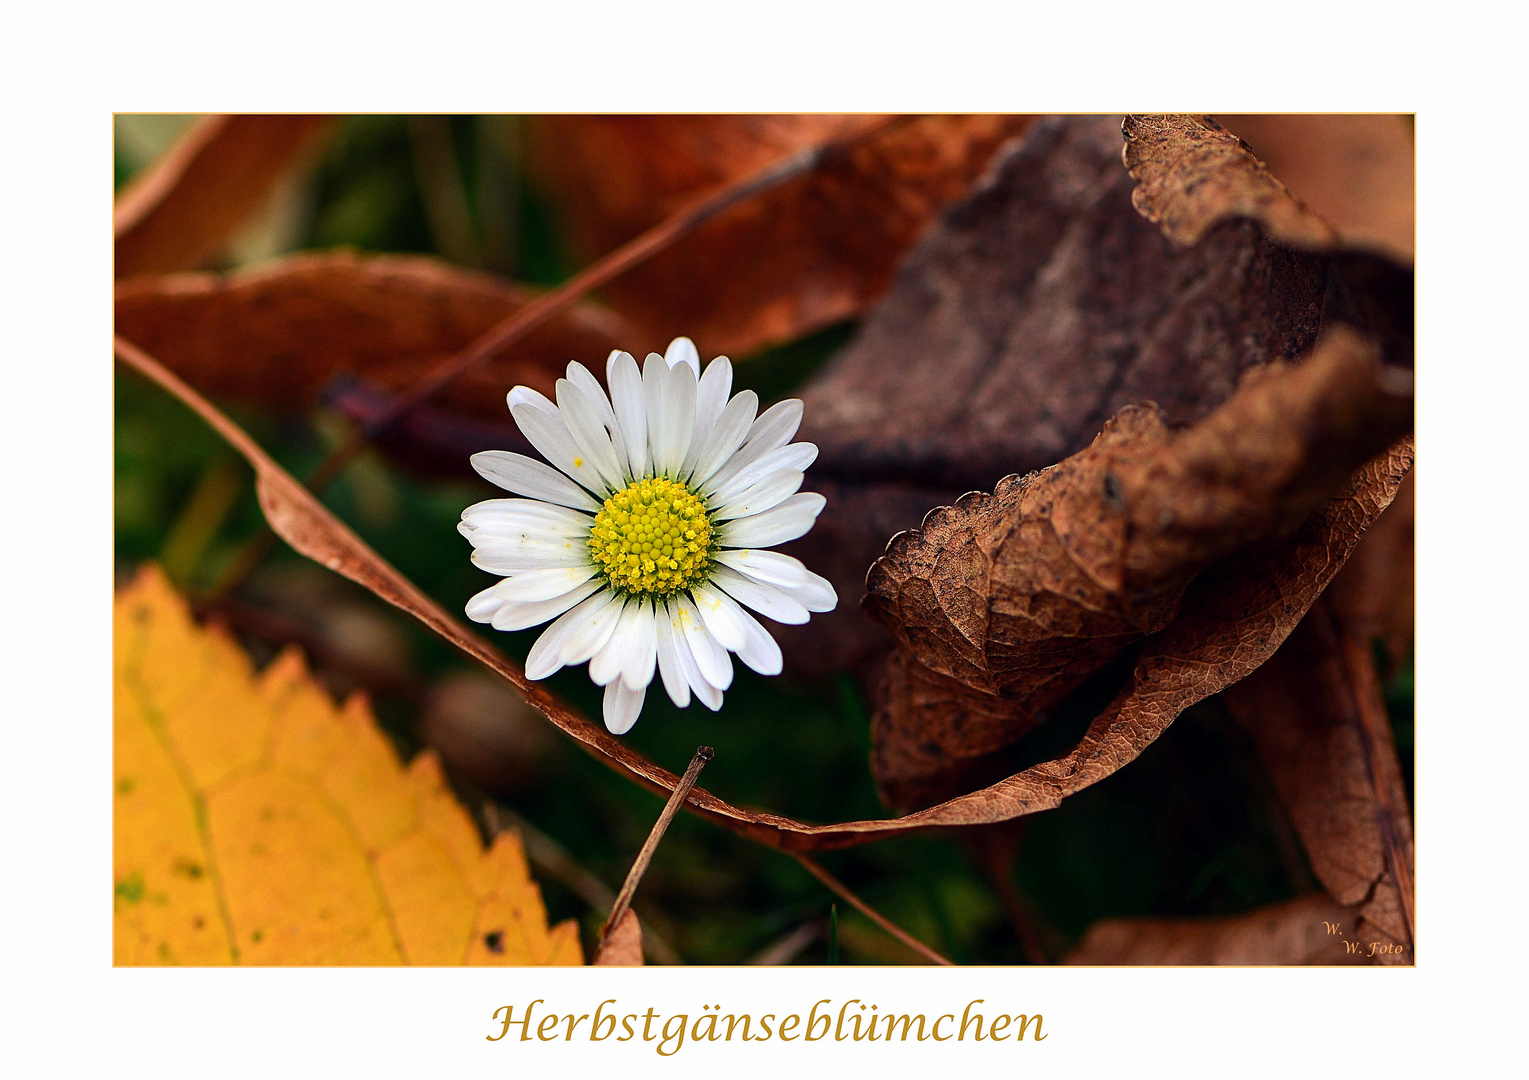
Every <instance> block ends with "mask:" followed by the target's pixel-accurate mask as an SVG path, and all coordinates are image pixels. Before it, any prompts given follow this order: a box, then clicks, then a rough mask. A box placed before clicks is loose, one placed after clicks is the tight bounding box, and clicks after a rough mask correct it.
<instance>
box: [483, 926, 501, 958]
mask: <svg viewBox="0 0 1529 1080" xmlns="http://www.w3.org/2000/svg"><path fill="white" fill-rule="evenodd" d="M483 944H484V945H486V946H487V947H488V951H489V952H491V953H502V952H504V931H503V930H490V931H489V932H488V933H486V934H484V935H483Z"/></svg>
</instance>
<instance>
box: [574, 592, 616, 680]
mask: <svg viewBox="0 0 1529 1080" xmlns="http://www.w3.org/2000/svg"><path fill="white" fill-rule="evenodd" d="M601 597H604V598H605V604H604V605H603V606H602V607H600V608H599V609H597V610H596V611H595V612H594V614H593V615H591V616H590V618H589V621H588V622H586V623H584V624H583V625H581V626H580V627H579V628H578V629H577V630H575V631H574V632H573V633H571V634H569V635H568V640H567V641H565V642H563V647H562V650H561V652H560V653H559V655H558V659H559V660H561V661H562V662H563V663H564V664H566V665H569V666H570V667H571V666H572V665H574V664H582V663H583V662H584V661H586V660H588V659H589V658H590V657H592V656H594V655H595V653H597V652H599V651H600V650H601V649H603V648H605V645H606V642H608V641H610V639H611V634H612V633H613V632H614V631H615V629H616V623H617V621H618V620H619V619H620V618H621V613H622V611H624V610H625V609H626V605H627V601H626V599H625V598H624V597H622V596H621V595H620V594H619V593H613V592H611V591H610V590H608V589H607V590H605V591H604V592H601V593H596V594H595V595H594V596H592V597H590V598H589V601H588V602H591V603H592V602H593V601H595V600H597V599H600V598H601Z"/></svg>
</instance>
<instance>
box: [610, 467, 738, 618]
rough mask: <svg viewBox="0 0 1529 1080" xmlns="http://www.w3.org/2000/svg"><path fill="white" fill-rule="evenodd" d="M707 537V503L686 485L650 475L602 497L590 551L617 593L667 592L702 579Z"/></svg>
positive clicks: (707, 559)
mask: <svg viewBox="0 0 1529 1080" xmlns="http://www.w3.org/2000/svg"><path fill="white" fill-rule="evenodd" d="M711 540H712V528H711V520H710V518H708V517H707V516H706V504H705V503H703V502H702V501H701V499H700V498H699V497H697V496H696V495H693V494H691V492H690V490H689V489H688V488H686V487H685V485H684V484H679V483H676V482H675V481H673V480H667V479H665V478H664V477H662V476H654V477H649V478H648V479H646V480H638V481H635V482H634V483H631V484H629V485H627V486H626V487H625V488H623V489H622V490H620V491H618V492H616V494H614V495H612V496H611V497H610V498H608V499H606V500H605V506H604V507H603V508H602V509H601V510H600V512H599V513H598V514H596V515H595V524H594V527H593V528H592V529H590V531H589V551H590V554H592V555H593V556H594V559H595V564H596V565H597V566H599V567H600V570H601V572H603V573H604V574H605V577H606V580H607V581H609V582H610V585H611V588H613V589H615V590H616V591H617V592H623V593H645V594H649V595H654V596H667V595H668V594H670V593H672V592H676V591H678V590H680V589H688V588H690V586H692V585H698V584H700V583H701V581H702V580H704V579H705V577H706V574H707V571H709V570H710V569H711Z"/></svg>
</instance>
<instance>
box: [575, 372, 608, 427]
mask: <svg viewBox="0 0 1529 1080" xmlns="http://www.w3.org/2000/svg"><path fill="white" fill-rule="evenodd" d="M567 378H568V381H569V382H571V383H573V385H575V386H577V387H578V388H579V389H580V390H582V391H583V392H584V396H585V397H586V398H588V399H589V403H590V405H592V406H594V410H595V412H596V413H597V414H598V415H599V417H600V423H602V424H604V425H605V426H606V427H608V428H610V427H615V426H616V413H615V410H614V409H612V408H611V402H610V398H608V397H606V396H605V387H603V386H601V385H600V380H599V379H597V378H595V376H594V373H593V372H592V371H590V370H589V369H588V368H587V367H585V366H584V365H583V364H581V363H579V362H578V361H577V360H570V361H569V362H568V374H567Z"/></svg>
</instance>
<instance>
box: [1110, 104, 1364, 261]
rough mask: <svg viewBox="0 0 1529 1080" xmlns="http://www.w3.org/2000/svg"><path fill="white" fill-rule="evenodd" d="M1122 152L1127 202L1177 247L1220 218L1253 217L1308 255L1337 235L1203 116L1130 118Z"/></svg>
mask: <svg viewBox="0 0 1529 1080" xmlns="http://www.w3.org/2000/svg"><path fill="white" fill-rule="evenodd" d="M1121 131H1122V132H1123V133H1124V135H1125V148H1124V150H1123V155H1124V158H1125V165H1126V169H1127V171H1129V172H1130V174H1131V177H1132V178H1133V179H1134V180H1135V181H1136V190H1135V191H1134V192H1132V194H1131V201H1132V202H1133V203H1134V204H1135V206H1136V209H1138V210H1140V211H1141V213H1142V214H1143V215H1144V216H1145V217H1147V218H1149V219H1150V220H1152V221H1154V222H1156V223H1157V224H1159V225H1161V226H1162V229H1163V232H1164V233H1166V234H1167V236H1168V237H1169V239H1171V240H1173V241H1174V242H1175V243H1178V244H1197V243H1199V242H1200V241H1201V240H1202V239H1203V238H1204V237H1205V235H1206V234H1207V233H1208V232H1209V231H1210V230H1211V229H1213V228H1214V227H1215V226H1216V225H1218V224H1220V223H1221V222H1222V221H1225V220H1228V219H1230V218H1239V217H1241V218H1250V219H1252V220H1253V221H1257V222H1258V223H1259V224H1260V225H1262V226H1263V227H1264V229H1265V230H1267V231H1268V232H1269V234H1270V235H1272V236H1273V237H1274V238H1275V239H1277V240H1281V241H1283V242H1285V243H1287V244H1290V245H1292V246H1294V247H1299V248H1306V249H1308V250H1312V251H1329V250H1331V249H1333V248H1335V247H1337V246H1338V245H1339V243H1340V238H1339V235H1338V230H1337V229H1335V228H1333V226H1331V225H1330V224H1328V223H1327V222H1326V221H1324V220H1323V219H1322V218H1321V217H1319V216H1318V215H1317V214H1315V213H1313V212H1312V211H1311V210H1310V209H1308V208H1307V206H1306V204H1305V203H1303V202H1301V200H1299V199H1297V198H1296V197H1295V196H1294V195H1292V194H1291V193H1290V189H1289V188H1287V187H1286V186H1285V185H1284V184H1282V183H1281V182H1280V181H1279V180H1278V179H1277V178H1276V177H1275V176H1274V174H1273V173H1272V172H1270V171H1269V167H1268V166H1267V165H1265V164H1264V163H1263V162H1262V161H1259V160H1258V158H1257V157H1256V156H1254V154H1253V150H1252V148H1251V147H1249V146H1248V144H1247V143H1245V142H1243V141H1242V140H1241V139H1239V138H1238V137H1237V136H1236V135H1233V134H1232V133H1231V132H1230V131H1227V130H1226V129H1225V128H1224V127H1222V126H1221V125H1220V124H1219V123H1217V122H1216V121H1215V120H1214V119H1212V118H1211V117H1208V116H1184V115H1168V116H1127V117H1126V118H1125V123H1124V124H1123V125H1122V126H1121Z"/></svg>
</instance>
